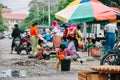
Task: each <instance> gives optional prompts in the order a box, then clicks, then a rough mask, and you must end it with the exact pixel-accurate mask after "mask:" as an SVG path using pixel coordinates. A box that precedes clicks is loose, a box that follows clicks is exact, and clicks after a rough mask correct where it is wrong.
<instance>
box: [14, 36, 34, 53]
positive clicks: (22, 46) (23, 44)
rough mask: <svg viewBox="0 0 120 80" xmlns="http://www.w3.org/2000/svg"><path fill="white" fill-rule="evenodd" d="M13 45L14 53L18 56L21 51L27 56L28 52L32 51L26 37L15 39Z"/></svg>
mask: <svg viewBox="0 0 120 80" xmlns="http://www.w3.org/2000/svg"><path fill="white" fill-rule="evenodd" d="M14 43H15V51H16V52H17V54H20V53H21V51H22V50H24V51H26V53H27V54H29V53H30V51H32V48H31V44H30V40H29V39H28V38H26V37H22V38H21V39H20V38H16V39H15V40H14Z"/></svg>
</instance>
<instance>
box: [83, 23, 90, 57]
mask: <svg viewBox="0 0 120 80" xmlns="http://www.w3.org/2000/svg"><path fill="white" fill-rule="evenodd" d="M83 26H84V30H83V31H84V44H85V43H86V40H87V24H86V23H83ZM88 45H89V43H88ZM88 56H89V48H88Z"/></svg>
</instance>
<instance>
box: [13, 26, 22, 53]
mask: <svg viewBox="0 0 120 80" xmlns="http://www.w3.org/2000/svg"><path fill="white" fill-rule="evenodd" d="M21 33H22V31H21V30H20V29H19V28H18V24H14V29H13V31H12V34H11V35H12V38H13V40H12V45H11V54H12V53H13V48H14V47H15V44H14V40H15V38H17V37H20V34H21Z"/></svg>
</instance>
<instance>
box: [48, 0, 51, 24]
mask: <svg viewBox="0 0 120 80" xmlns="http://www.w3.org/2000/svg"><path fill="white" fill-rule="evenodd" d="M50 20H51V19H50V0H48V25H49V26H50V22H51V21H50Z"/></svg>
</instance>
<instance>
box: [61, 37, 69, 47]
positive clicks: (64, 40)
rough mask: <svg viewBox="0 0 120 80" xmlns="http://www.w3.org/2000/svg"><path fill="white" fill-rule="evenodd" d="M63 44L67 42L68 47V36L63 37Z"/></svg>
mask: <svg viewBox="0 0 120 80" xmlns="http://www.w3.org/2000/svg"><path fill="white" fill-rule="evenodd" d="M62 44H65V46H66V48H67V47H68V42H67V38H66V37H63V41H62Z"/></svg>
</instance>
